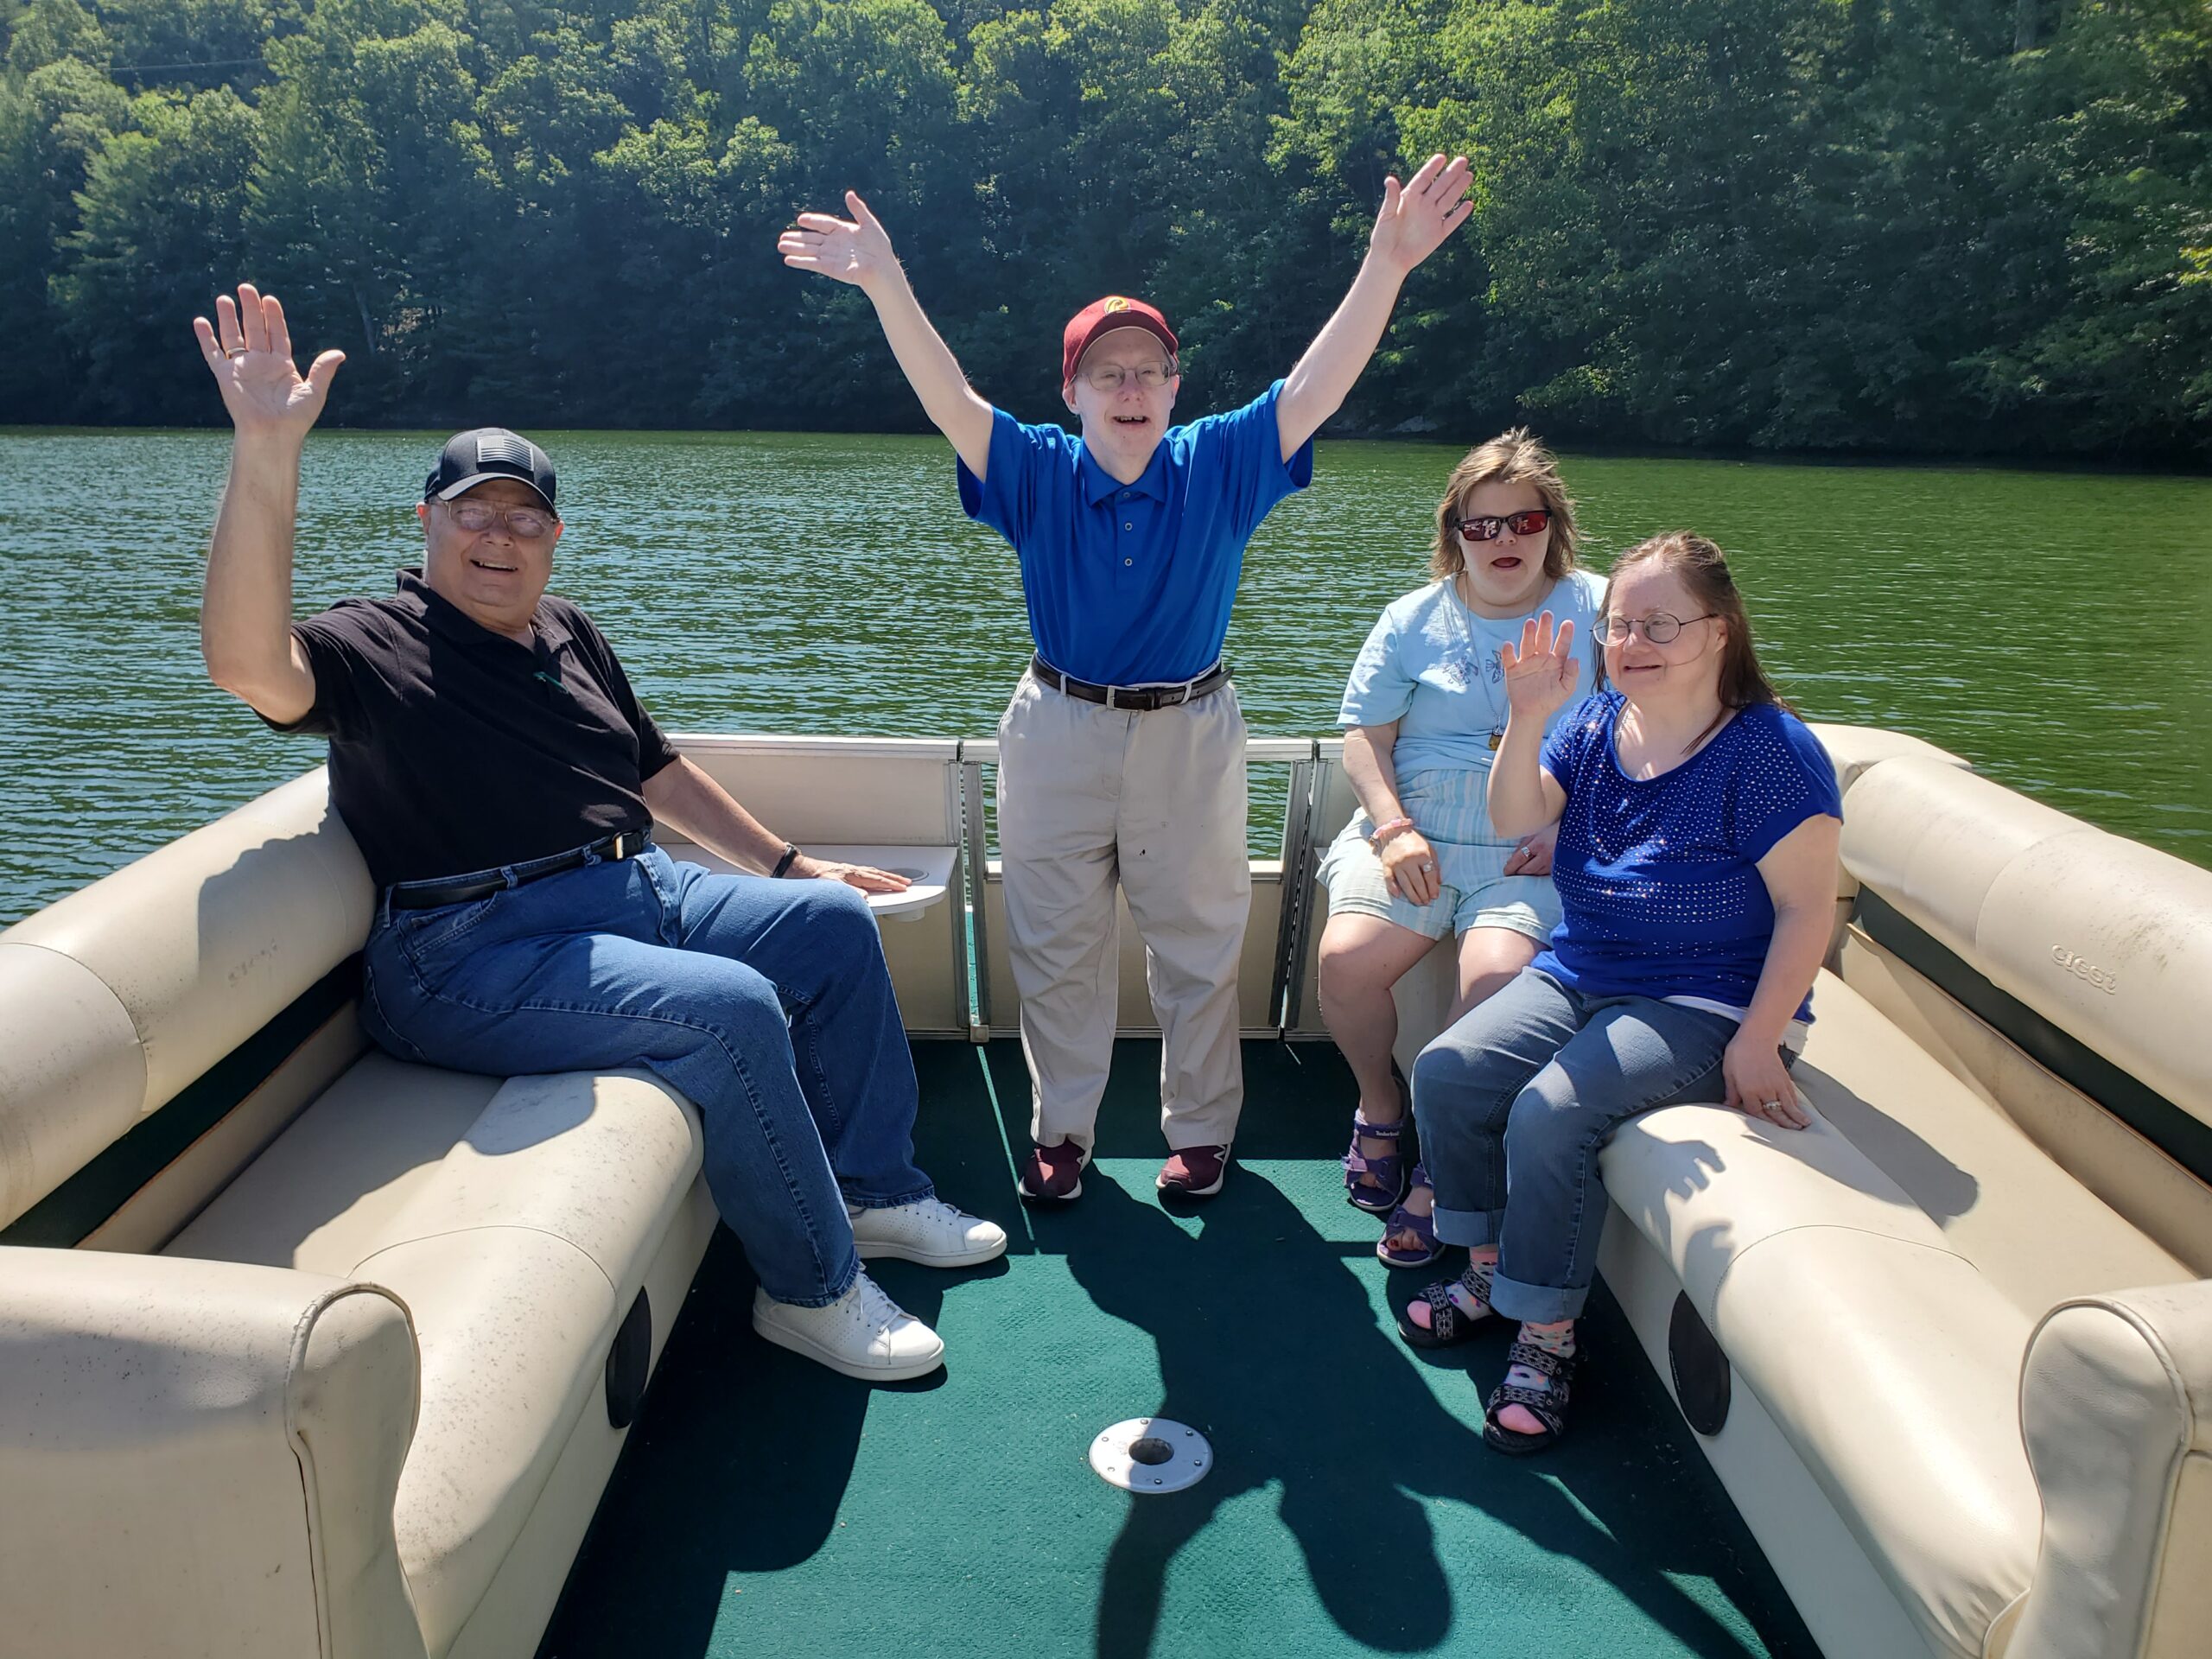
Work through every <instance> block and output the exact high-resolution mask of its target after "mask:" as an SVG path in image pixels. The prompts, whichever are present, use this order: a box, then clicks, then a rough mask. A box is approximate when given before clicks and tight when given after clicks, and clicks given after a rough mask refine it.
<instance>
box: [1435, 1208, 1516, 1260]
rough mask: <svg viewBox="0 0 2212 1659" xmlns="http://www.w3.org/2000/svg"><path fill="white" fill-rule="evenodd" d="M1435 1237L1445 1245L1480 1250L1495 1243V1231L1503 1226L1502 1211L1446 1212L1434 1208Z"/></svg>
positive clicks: (1503, 1213) (1503, 1214) (1503, 1217)
mask: <svg viewBox="0 0 2212 1659" xmlns="http://www.w3.org/2000/svg"><path fill="white" fill-rule="evenodd" d="M1435 1223H1436V1236H1437V1237H1438V1238H1439V1239H1440V1240H1442V1241H1443V1242H1444V1243H1446V1244H1465V1245H1467V1246H1469V1247H1470V1248H1471V1249H1482V1248H1483V1246H1484V1245H1485V1244H1495V1243H1497V1230H1498V1229H1499V1228H1500V1227H1502V1226H1503V1225H1504V1224H1505V1211H1503V1210H1446V1208H1445V1207H1444V1206H1443V1205H1437V1206H1436V1215H1435Z"/></svg>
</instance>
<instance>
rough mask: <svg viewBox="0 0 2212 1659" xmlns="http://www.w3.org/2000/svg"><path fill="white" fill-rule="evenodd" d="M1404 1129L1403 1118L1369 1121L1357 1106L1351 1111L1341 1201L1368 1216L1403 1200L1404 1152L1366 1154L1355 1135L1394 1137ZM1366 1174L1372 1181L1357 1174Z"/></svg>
mask: <svg viewBox="0 0 2212 1659" xmlns="http://www.w3.org/2000/svg"><path fill="white" fill-rule="evenodd" d="M1405 1132H1406V1120H1405V1119H1404V1118H1400V1119H1399V1120H1398V1121H1397V1122H1395V1123H1370V1122H1368V1121H1367V1120H1366V1118H1364V1117H1363V1116H1361V1115H1360V1114H1359V1113H1358V1112H1357V1110H1355V1111H1354V1112H1353V1113H1352V1115H1351V1151H1349V1152H1347V1153H1345V1154H1344V1202H1345V1203H1346V1204H1349V1205H1351V1207H1352V1208H1353V1209H1355V1210H1364V1211H1367V1213H1368V1214H1369V1215H1370V1216H1387V1215H1389V1213H1390V1211H1393V1210H1395V1209H1396V1208H1397V1207H1398V1205H1400V1204H1401V1203H1402V1202H1403V1201H1404V1198H1405V1196H1406V1179H1407V1178H1406V1167H1405V1162H1406V1160H1405V1156H1404V1154H1402V1153H1395V1152H1389V1153H1377V1154H1375V1155H1374V1156H1373V1157H1371V1158H1370V1157H1369V1156H1368V1155H1367V1154H1365V1153H1363V1152H1362V1151H1361V1150H1360V1149H1359V1137H1360V1136H1362V1135H1366V1136H1368V1137H1369V1138H1370V1139H1371V1140H1376V1141H1395V1140H1396V1139H1397V1138H1398V1137H1399V1136H1400V1135H1403V1134H1404V1133H1405ZM1363 1175H1370V1176H1372V1177H1373V1178H1374V1179H1373V1180H1372V1181H1363V1180H1362V1179H1360V1177H1361V1176H1363Z"/></svg>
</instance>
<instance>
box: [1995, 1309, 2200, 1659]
mask: <svg viewBox="0 0 2212 1659" xmlns="http://www.w3.org/2000/svg"><path fill="white" fill-rule="evenodd" d="M2020 1426H2021V1433H2022V1434H2023V1436H2024V1439H2025V1440H2026V1441H2027V1449H2028V1462H2029V1464H2030V1465H2031V1467H2032V1468H2033V1469H2034V1471H2035V1477H2036V1482H2037V1485H2038V1486H2039V1487H2040V1488H2041V1489H2042V1493H2043V1504H2044V1513H2043V1537H2042V1541H2041V1545H2040V1547H2039V1548H2038V1550H2037V1559H2036V1567H2035V1576H2034V1579H2033V1580H2032V1582H2031V1585H2030V1586H2029V1589H2028V1592H2027V1593H2026V1594H2025V1595H2024V1597H2022V1598H2021V1599H2020V1602H2019V1604H2018V1605H2017V1607H2016V1608H2014V1609H2013V1610H2012V1617H2011V1618H2009V1619H2008V1620H2007V1621H2006V1625H2007V1626H2008V1627H2009V1631H2010V1635H2009V1637H2008V1639H2007V1640H2006V1641H2005V1643H2004V1644H2003V1645H2002V1647H2001V1648H1993V1651H2000V1652H2001V1653H2002V1654H2003V1655H2004V1656H2005V1659H2181V1656H2182V1655H2183V1654H2184V1653H2188V1654H2201V1653H2202V1652H2203V1650H2204V1649H2203V1647H2202V1643H2203V1641H2204V1632H2205V1631H2206V1630H2208V1629H2212V1572H2208V1571H2207V1570H2206V1569H2207V1564H2208V1563H2212V1281H2206V1280H2198V1281H2194V1282H2192V1283H2185V1284H2177V1285H2166V1286H2160V1287H2157V1288H2155V1289H2149V1290H2130V1291H2120V1292H2117V1293H2114V1294H2110V1295H2104V1296H2087V1297H2081V1298H2077V1299H2075V1300H2070V1301H2066V1302H2062V1303H2060V1304H2059V1305H2058V1306H2056V1307H2055V1308H2053V1309H2052V1310H2051V1311H2050V1313H2047V1314H2045V1315H2044V1319H2043V1323H2042V1324H2041V1325H2039V1326H2038V1327H2037V1330H2036V1333H2035V1336H2034V1338H2033V1339H2032V1340H2031V1342H2030V1343H2029V1344H2028V1351H2027V1357H2026V1360H2025V1362H2024V1364H2023V1366H2022V1368H2021V1374H2020Z"/></svg>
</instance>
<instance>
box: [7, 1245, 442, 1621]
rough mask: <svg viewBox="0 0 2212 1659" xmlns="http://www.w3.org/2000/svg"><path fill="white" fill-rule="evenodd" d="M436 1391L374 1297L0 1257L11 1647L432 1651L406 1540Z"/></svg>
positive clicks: (400, 1313) (157, 1259) (185, 1268)
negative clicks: (400, 1499) (418, 1441)
mask: <svg viewBox="0 0 2212 1659" xmlns="http://www.w3.org/2000/svg"><path fill="white" fill-rule="evenodd" d="M415 1411H416V1349H415V1334H414V1330H413V1327H412V1325H411V1323H410V1319H409V1316H408V1313H407V1309H406V1307H405V1306H404V1304H402V1303H401V1302H400V1301H399V1300H398V1299H397V1297H395V1296H393V1295H392V1294H391V1293H390V1292H388V1291H385V1290H382V1289H379V1288H378V1287H375V1286H372V1285H364V1284H357V1283H352V1282H349V1281H346V1280H342V1279H334V1278H327V1277H324V1276H322V1275H320V1274H306V1273H298V1272H295V1271H293V1270H291V1269H289V1268H265V1267H254V1266H246V1265H243V1264H240V1263H238V1262H201V1261H191V1260H186V1259H181V1258H175V1257H165V1256H138V1255H120V1254H112V1253H107V1252H101V1251H92V1250H60V1249H4V1248H0V1492H4V1493H5V1494H6V1495H7V1496H6V1500H5V1501H4V1502H0V1606H4V1607H6V1608H7V1609H8V1619H7V1623H8V1624H9V1626H10V1650H11V1651H13V1650H20V1651H22V1652H25V1653H40V1654H51V1655H56V1656H73V1655H93V1654H103V1655H104V1654H118V1653H157V1652H160V1653H203V1652H204V1653H224V1654H227V1655H234V1656H239V1659H261V1656H270V1659H276V1656H280V1655H282V1656H297V1655H302V1654H314V1655H319V1656H336V1659H353V1656H363V1659H367V1656H378V1659H382V1656H408V1655H412V1656H415V1659H421V1656H422V1655H423V1651H424V1649H423V1639H422V1635H421V1632H420V1630H419V1628H418V1626H417V1624H416V1618H415V1613H414V1607H413V1604H412V1602H411V1601H410V1598H409V1594H408V1589H407V1585H406V1581H405V1578H404V1573H402V1570H401V1567H400V1564H399V1556H398V1552H397V1548H395V1545H394V1542H393V1536H392V1499H393V1494H394V1492H395V1491H397V1487H398V1484H399V1471H400V1466H401V1465H402V1464H403V1463H404V1460H405V1459H406V1456H407V1448H408V1442H409V1440H410V1438H411V1436H412V1435H413V1433H414V1427H415ZM18 1642H19V1643H20V1644H21V1645H20V1649H16V1647H15V1646H14V1645H13V1644H14V1643H18Z"/></svg>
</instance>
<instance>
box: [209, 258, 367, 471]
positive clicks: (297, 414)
mask: <svg viewBox="0 0 2212 1659" xmlns="http://www.w3.org/2000/svg"><path fill="white" fill-rule="evenodd" d="M192 332H193V333H194V334H196V335H198V336H199V339H200V356H201V357H202V358H203V359H206V361H207V372H209V373H210V374H212V375H213V376H214V377H215V385H217V387H218V388H219V389H220V391H222V394H223V407H224V408H226V409H227V410H230V411H231V424H232V426H234V427H236V428H237V429H238V434H239V435H240V436H241V437H247V436H254V437H258V436H264V435H265V436H272V437H289V438H293V439H295V440H302V439H304V438H305V437H306V436H307V434H308V429H309V428H310V427H312V426H314V424H315V422H316V420H317V419H318V418H320V417H321V414H322V405H323V400H324V399H325V398H327V397H329V395H330V383H331V381H332V380H333V379H334V378H336V377H337V374H338V365H340V364H341V363H343V362H344V361H345V360H346V353H343V352H325V353H322V355H321V356H320V357H318V358H316V359H315V361H314V363H313V364H311V365H309V366H308V372H306V373H305V374H302V373H301V372H299V368H298V366H297V365H296V364H295V363H294V362H293V361H292V331H291V329H290V328H289V327H288V326H287V325H286V324H285V321H284V308H283V306H282V305H281V304H279V303H278V302H277V296H275V295H273V294H264V293H262V292H261V291H260V290H258V289H256V288H255V287H254V285H253V284H252V283H239V284H238V299H237V300H236V302H233V301H232V298H231V296H229V295H227V294H226V295H223V296H221V297H220V298H219V299H217V300H216V302H215V321H213V323H211V322H209V321H207V318H205V317H194V319H193V320H192Z"/></svg>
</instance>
